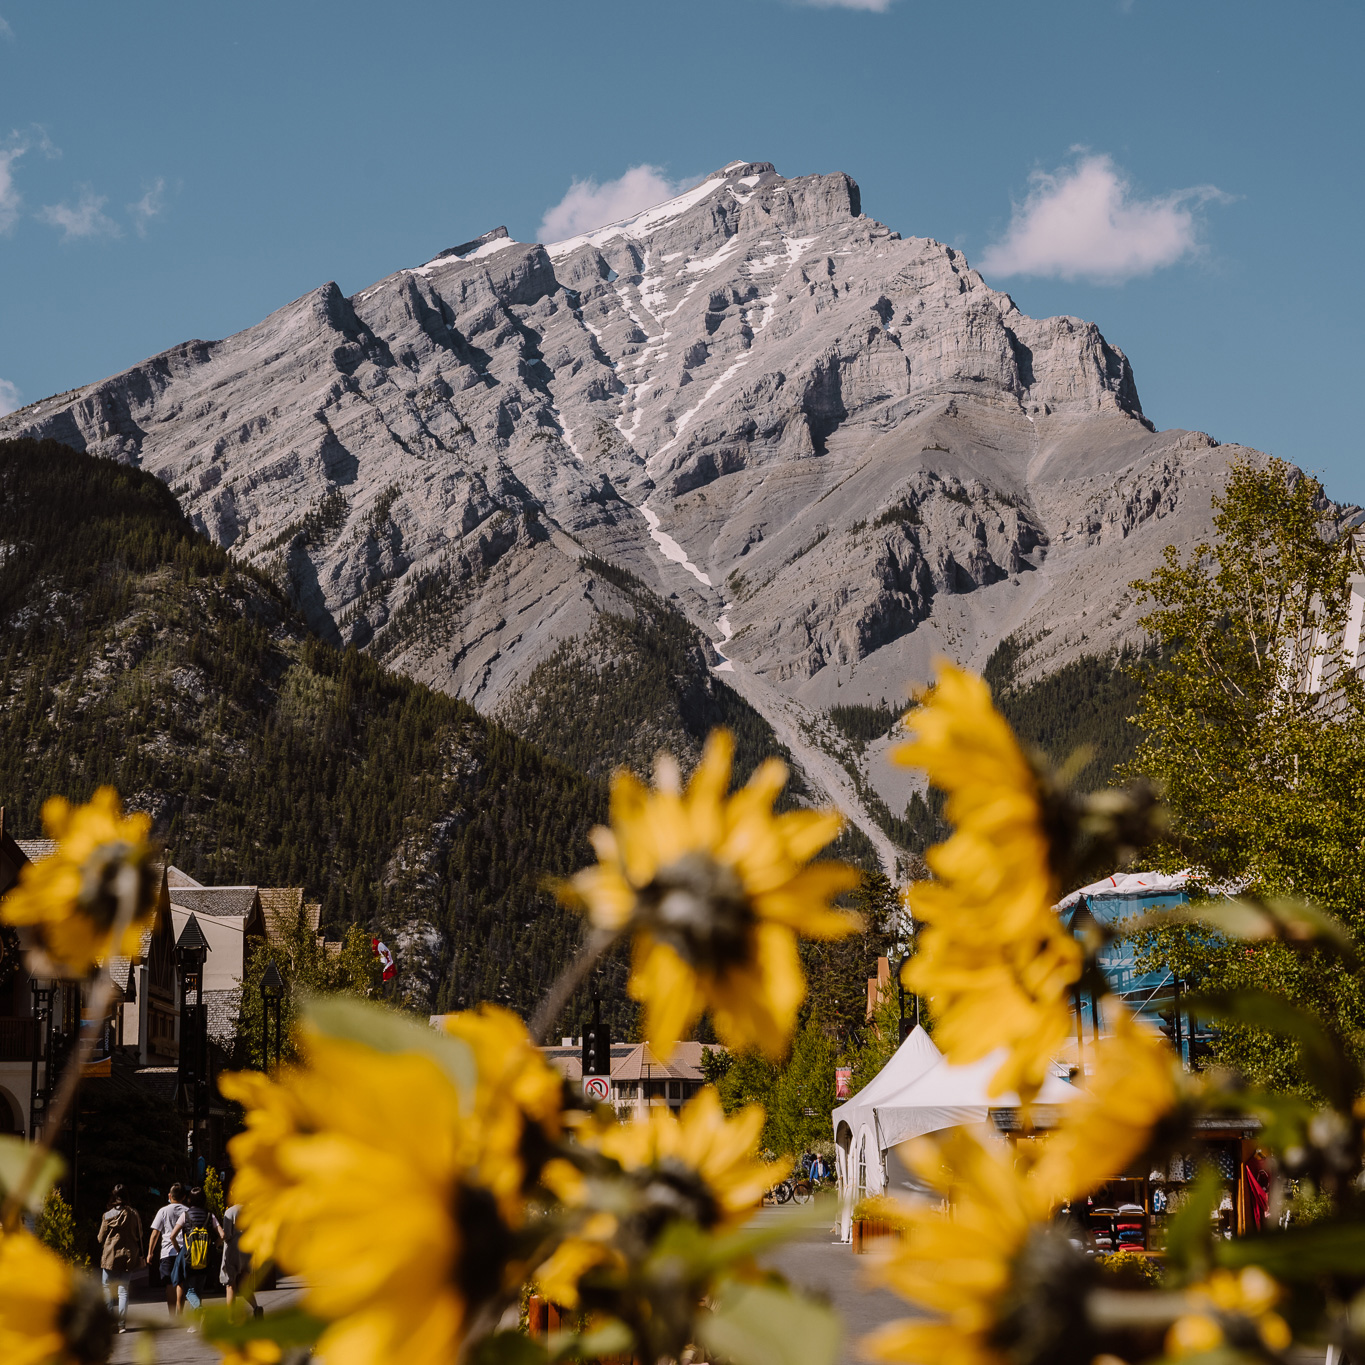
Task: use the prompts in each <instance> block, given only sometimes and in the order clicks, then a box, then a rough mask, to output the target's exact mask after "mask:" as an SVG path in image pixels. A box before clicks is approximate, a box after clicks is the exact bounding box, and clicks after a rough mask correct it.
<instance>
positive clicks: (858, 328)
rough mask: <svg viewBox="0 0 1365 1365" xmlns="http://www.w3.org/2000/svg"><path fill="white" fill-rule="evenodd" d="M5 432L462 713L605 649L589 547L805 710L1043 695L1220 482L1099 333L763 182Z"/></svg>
mask: <svg viewBox="0 0 1365 1365" xmlns="http://www.w3.org/2000/svg"><path fill="white" fill-rule="evenodd" d="M18 434H26V435H34V436H52V437H56V438H57V439H59V440H63V441H66V442H68V443H70V444H71V445H74V446H77V447H78V448H83V449H86V450H89V451H92V452H96V453H99V454H104V455H110V456H113V457H115V458H117V459H121V460H126V461H130V462H133V463H137V464H140V465H142V466H143V467H145V468H147V469H150V470H152V471H153V472H155V473H156V474H158V475H159V476H160V477H161V478H163V479H164V480H165V481H166V482H167V483H168V484H169V485H170V486H171V487H172V488H173V489H174V491H175V492H176V494H177V496H178V497H179V498H180V500H181V502H182V504H183V505H184V507H185V508H186V510H187V511H188V512H189V514H190V515H191V516H192V517H193V518H194V520H195V522H196V523H197V524H198V525H199V526H201V527H202V528H203V529H204V530H205V531H206V532H207V533H208V534H209V535H210V536H212V537H214V538H215V539H216V540H218V541H219V542H220V543H222V544H224V545H227V546H230V547H231V548H232V550H233V552H234V553H235V554H237V555H239V556H241V557H242V558H244V559H246V560H249V561H252V562H254V563H256V564H258V565H261V566H262V567H265V568H267V569H269V570H270V571H271V572H273V573H275V574H277V575H278V576H279V577H280V578H281V580H282V581H284V582H286V583H287V584H288V585H289V587H290V590H291V592H292V593H293V595H294V597H295V600H296V601H297V602H298V603H299V604H300V606H301V607H302V608H303V610H304V611H305V613H306V614H307V616H308V618H309V620H310V621H311V622H312V624H313V625H314V626H315V628H317V629H319V630H320V631H322V632H323V633H324V634H326V635H327V636H329V637H330V638H332V639H333V640H336V641H346V642H354V643H355V644H357V645H359V646H361V647H365V648H368V649H370V650H373V651H374V652H375V653H377V654H378V655H379V656H381V657H382V658H383V659H385V660H386V661H387V662H389V663H392V664H394V665H395V666H397V667H400V668H403V669H406V670H407V671H409V672H411V673H413V674H415V675H416V676H418V677H420V678H423V679H425V680H427V681H430V682H432V683H433V684H435V685H437V686H439V687H441V688H444V689H446V690H448V691H451V692H456V693H459V694H461V695H464V696H466V697H469V698H471V699H472V700H474V701H475V702H476V703H477V704H478V705H480V706H481V707H482V708H484V709H495V708H496V707H497V706H498V705H499V704H500V703H501V701H502V700H503V699H504V698H506V697H507V696H508V695H509V694H510V693H511V692H512V691H513V690H514V689H515V688H516V687H517V685H518V681H519V679H523V678H524V677H525V675H526V673H527V672H529V670H530V668H531V667H533V666H534V664H535V662H537V661H538V660H539V659H540V658H542V657H544V656H545V654H546V653H547V652H548V651H550V650H552V649H553V648H554V647H555V646H556V645H557V644H558V643H559V642H560V641H561V640H563V639H566V638H569V637H571V636H575V635H579V634H582V633H583V632H584V631H585V630H586V629H587V628H588V626H589V625H590V624H591V621H592V617H593V612H594V611H595V610H596V608H595V607H594V605H593V603H592V601H591V599H590V598H588V597H586V596H585V593H584V582H585V571H584V570H583V569H582V568H581V567H580V560H581V559H582V558H583V557H584V556H586V555H588V554H597V555H601V556H602V557H604V558H606V559H609V560H612V561H615V562H617V563H620V564H622V565H624V566H625V567H627V568H629V569H631V570H632V571H633V572H634V573H636V574H638V575H640V576H641V577H642V578H644V579H646V581H649V582H652V583H655V584H657V585H658V587H659V589H660V591H661V592H662V593H663V595H664V596H669V595H670V594H676V596H677V599H678V604H679V605H680V606H681V607H682V609H683V610H685V611H687V612H688V613H689V614H691V615H692V616H693V617H694V619H696V620H697V621H698V622H699V623H702V624H704V625H705V626H706V627H707V628H708V630H709V632H710V633H711V635H712V638H714V639H715V640H716V641H717V642H718V645H719V648H720V651H721V655H722V656H723V657H724V662H722V663H721V664H720V667H721V668H722V669H726V670H727V671H739V672H742V673H743V674H744V675H745V676H746V677H748V678H751V679H753V680H755V684H756V685H761V686H759V687H758V690H759V691H761V692H764V694H765V695H780V696H782V697H785V698H787V699H789V700H791V702H792V703H793V704H795V705H797V706H798V707H800V706H806V707H811V708H821V707H824V706H828V705H830V704H831V703H833V702H836V701H843V702H849V701H862V700H867V699H871V698H880V697H882V696H886V697H894V696H898V695H902V694H903V690H904V688H905V685H906V683H907V682H909V681H911V680H915V679H922V678H923V677H925V676H926V675H927V673H928V670H929V667H930V664H931V660H932V657H933V656H934V655H936V654H940V653H943V654H947V655H949V656H952V657H955V658H958V659H960V660H962V661H964V662H967V663H971V664H976V665H978V666H979V665H980V664H981V663H982V662H984V659H985V657H986V655H987V654H988V653H989V652H990V650H991V648H993V647H994V645H995V644H996V643H997V642H998V641H999V640H1000V639H1001V638H1003V637H1004V636H1005V635H1007V634H1010V633H1011V632H1015V631H1018V632H1020V633H1021V635H1022V637H1023V638H1027V639H1029V640H1031V641H1033V645H1032V653H1031V655H1030V656H1029V657H1030V667H1031V668H1032V669H1033V670H1034V671H1038V670H1042V669H1045V668H1048V667H1051V666H1052V665H1053V664H1055V663H1058V662H1061V661H1063V660H1065V659H1066V658H1068V657H1071V656H1073V655H1074V654H1076V653H1078V652H1081V651H1084V650H1101V649H1105V648H1108V647H1110V646H1112V645H1114V644H1116V643H1117V642H1119V641H1120V640H1122V639H1125V638H1128V637H1130V636H1132V634H1133V633H1134V630H1135V625H1134V619H1135V614H1136V613H1135V606H1134V604H1133V602H1132V601H1131V598H1130V596H1129V593H1128V589H1127V585H1128V583H1129V582H1130V581H1131V580H1132V579H1133V578H1135V577H1138V576H1139V575H1141V574H1143V573H1145V572H1147V571H1148V570H1149V569H1150V568H1151V567H1152V566H1153V565H1154V564H1155V562H1156V561H1157V560H1158V559H1159V557H1160V554H1161V551H1162V549H1163V548H1164V546H1165V545H1166V544H1167V543H1171V542H1173V543H1176V544H1178V545H1181V546H1182V547H1183V546H1188V545H1190V544H1193V543H1194V542H1195V541H1196V540H1197V539H1198V538H1199V537H1201V536H1202V535H1205V534H1207V531H1208V529H1209V497H1210V494H1211V493H1212V492H1214V491H1215V490H1216V489H1217V488H1218V487H1220V486H1221V484H1222V482H1223V480H1224V478H1225V473H1226V468H1227V465H1228V462H1229V458H1230V456H1233V455H1236V454H1239V453H1242V452H1239V451H1237V450H1230V449H1229V448H1226V447H1223V448H1220V447H1217V445H1216V443H1215V442H1214V441H1212V440H1210V439H1209V438H1208V437H1206V436H1203V435H1200V434H1197V433H1188V432H1179V431H1174V432H1157V431H1155V430H1154V429H1153V427H1152V424H1151V423H1150V422H1148V421H1147V419H1146V418H1145V417H1144V416H1143V414H1142V409H1141V406H1140V404H1139V401H1138V394H1137V388H1136V386H1135V384H1134V380H1133V375H1132V370H1131V368H1130V366H1129V364H1128V361H1127V359H1126V358H1125V357H1124V355H1123V353H1122V352H1121V351H1120V350H1118V349H1117V348H1116V347H1114V346H1112V345H1111V344H1109V343H1108V342H1107V341H1106V340H1105V339H1104V337H1102V336H1101V335H1100V333H1099V331H1098V330H1097V329H1096V328H1095V327H1094V326H1093V325H1092V324H1090V323H1086V322H1081V321H1079V320H1077V319H1075V318H1066V317H1062V318H1047V319H1042V320H1039V319H1034V318H1029V317H1025V316H1024V315H1023V314H1022V313H1020V311H1019V310H1018V308H1016V307H1015V305H1014V303H1013V301H1012V300H1011V299H1010V297H1009V295H1008V294H1003V293H999V292H997V291H995V290H993V289H991V288H989V287H988V286H987V285H986V284H985V282H984V281H983V280H982V279H981V277H980V276H979V275H978V274H977V273H976V272H975V271H974V270H972V269H971V268H970V266H969V265H968V264H967V262H966V260H965V259H964V258H963V257H962V255H961V254H960V253H959V252H956V251H954V250H952V249H951V248H949V247H946V246H943V245H942V244H940V243H938V242H935V241H932V240H930V239H927V238H918V237H911V238H902V237H901V236H900V235H899V234H898V233H896V232H893V231H891V230H890V229H889V228H887V227H884V226H883V225H882V224H880V223H878V222H876V221H875V220H874V219H871V218H868V217H866V216H864V215H863V213H862V205H861V201H860V195H859V192H858V187H857V185H856V184H855V183H854V182H853V181H852V180H850V179H849V178H848V177H847V176H845V175H814V176H806V177H802V178H799V179H793V180H788V179H784V178H783V177H782V176H780V175H778V174H777V173H776V172H775V171H774V170H773V168H772V166H770V165H769V164H767V163H766V162H734V163H732V164H730V165H728V166H726V167H724V168H723V169H722V170H720V171H717V172H716V173H715V174H713V175H712V176H710V177H709V178H708V179H707V180H706V181H705V182H703V183H702V184H701V185H699V186H697V187H696V188H695V189H692V190H689V191H688V192H687V193H685V194H683V195H681V196H679V197H678V198H676V199H674V200H671V201H669V202H668V203H666V204H662V205H659V206H658V207H656V208H653V209H650V210H648V211H646V212H644V213H641V214H638V215H636V216H635V217H634V218H632V219H629V220H626V221H623V222H621V223H616V224H612V225H610V226H608V227H604V228H600V229H598V230H596V231H594V232H591V233H588V234H585V235H584V236H581V237H577V238H574V239H572V240H570V241H566V242H559V243H555V244H552V245H549V246H542V245H526V244H523V243H518V242H514V241H512V240H511V238H509V237H508V236H507V232H506V229H505V228H497V229H495V230H494V231H493V232H490V233H487V234H485V235H484V236H483V237H480V238H477V239H476V240H475V241H473V242H467V243H464V244H463V245H461V246H459V247H455V248H453V249H452V250H450V251H447V252H442V253H441V254H440V255H438V256H437V257H435V258H434V259H433V260H431V261H430V262H428V263H427V264H426V265H422V266H419V267H417V268H415V269H407V270H400V271H399V272H398V273H397V274H394V275H391V276H389V277H388V278H387V279H384V280H381V281H379V282H378V283H377V284H375V285H373V286H371V287H370V288H368V289H365V290H363V291H361V292H360V293H358V294H356V295H355V296H354V297H352V298H346V297H345V296H344V295H343V294H342V293H341V291H340V290H339V289H338V288H337V286H336V285H335V284H326V285H323V286H322V287H321V288H320V289H317V290H315V291H314V292H313V293H311V294H308V295H306V296H305V297H303V298H301V299H298V300H296V301H295V302H294V303H291V304H289V305H288V306H287V307H285V308H282V309H280V310H279V312H277V313H274V314H272V315H271V316H270V317H268V318H266V319H265V321H264V322H262V323H260V324H259V325H257V326H256V327H253V328H250V329H249V330H247V331H245V332H241V333H239V334H237V335H236V336H232V337H229V338H227V339H226V340H224V341H218V342H204V341H191V342H186V343H185V344H184V345H182V346H178V347H176V348H174V349H173V350H170V351H167V352H165V353H164V354H162V355H159V356H156V357H154V358H152V359H150V360H147V361H145V362H143V363H142V364H140V365H137V366H134V367H133V368H132V369H131V370H128V371H126V372H125V373H123V374H120V375H116V376H114V377H113V378H111V379H107V380H104V381H102V382H100V383H98V384H92V385H90V386H88V387H86V388H84V389H80V390H77V391H75V392H74V393H69V394H64V395H61V396H60V397H58V398H54V399H48V400H46V401H44V402H42V403H38V404H35V405H33V406H31V407H29V408H25V409H22V410H21V411H19V412H16V413H14V414H12V415H10V416H9V417H6V418H4V419H0V435H18ZM784 704H785V703H784Z"/></svg>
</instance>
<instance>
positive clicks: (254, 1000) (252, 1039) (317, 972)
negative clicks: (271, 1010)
mask: <svg viewBox="0 0 1365 1365" xmlns="http://www.w3.org/2000/svg"><path fill="white" fill-rule="evenodd" d="M270 962H273V963H274V964H275V966H276V967H277V968H278V969H279V973H280V975H281V976H282V977H283V978H284V983H285V994H284V999H283V1001H282V1002H281V1004H280V1025H281V1033H282V1036H283V1050H284V1056H285V1057H286V1058H292V1057H293V1056H294V1055H295V1047H294V1036H293V1034H294V1028H293V1025H294V1021H295V1019H296V1017H297V1014H298V1008H299V1001H300V998H301V997H302V996H303V995H305V994H308V993H319V992H323V991H328V992H334V991H342V992H345V993H347V994H350V995H358V996H360V997H362V998H368V997H369V996H371V995H374V994H375V993H376V992H377V991H378V988H379V981H380V972H379V965H378V959H377V958H376V957H375V955H374V948H373V945H372V944H371V942H370V939H369V938H368V937H367V936H366V934H365V933H364V932H363V931H362V930H361V929H360V928H359V927H358V926H357V925H354V924H353V925H351V926H350V927H349V928H348V929H347V930H346V935H345V938H344V939H343V940H342V944H341V951H340V952H335V951H329V950H328V949H327V948H326V947H325V946H324V944H323V942H322V941H321V939H319V937H318V935H317V934H316V933H315V932H314V931H313V927H312V924H311V923H310V921H309V919H308V915H307V911H306V909H304V907H302V906H300V908H299V911H298V914H297V916H296V917H295V918H294V920H293V921H292V922H291V923H289V924H287V925H285V926H284V927H283V929H282V931H281V932H278V933H276V935H275V936H274V937H273V938H271V939H268V940H266V941H264V942H258V943H256V944H255V945H254V946H253V947H252V949H251V955H250V958H249V959H248V962H247V967H246V974H245V977H244V979H243V982H242V1029H241V1031H240V1034H239V1036H238V1046H239V1048H240V1049H241V1051H242V1056H241V1057H239V1058H238V1061H239V1064H241V1065H247V1066H252V1065H255V1066H259V1065H260V1060H261V1046H262V1042H263V1038H264V1034H263V1025H264V1004H263V1002H262V999H261V977H262V976H263V975H264V973H265V969H266V964H267V963H270Z"/></svg>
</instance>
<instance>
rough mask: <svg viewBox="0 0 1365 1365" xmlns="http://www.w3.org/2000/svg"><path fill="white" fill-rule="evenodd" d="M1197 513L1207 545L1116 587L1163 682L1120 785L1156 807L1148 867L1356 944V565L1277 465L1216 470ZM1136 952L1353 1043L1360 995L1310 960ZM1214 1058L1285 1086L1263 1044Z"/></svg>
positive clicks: (1289, 472) (1283, 1069) (1360, 771)
mask: <svg viewBox="0 0 1365 1365" xmlns="http://www.w3.org/2000/svg"><path fill="white" fill-rule="evenodd" d="M1214 508H1215V517H1214V525H1215V527H1216V529H1217V532H1218V539H1217V541H1216V542H1215V543H1213V544H1209V545H1200V546H1198V547H1197V548H1196V549H1195V550H1194V551H1193V552H1192V553H1191V555H1190V556H1189V557H1188V558H1186V559H1183V560H1182V559H1181V557H1180V556H1179V554H1178V553H1177V552H1176V550H1175V549H1174V548H1173V547H1172V548H1168V550H1167V552H1166V559H1165V563H1164V564H1163V565H1162V566H1161V567H1160V568H1159V569H1158V570H1157V571H1156V572H1155V573H1154V574H1152V576H1151V577H1150V578H1148V579H1146V580H1144V581H1143V582H1140V583H1136V584H1134V585H1133V586H1134V588H1135V589H1136V590H1137V591H1138V592H1139V593H1140V594H1141V595H1142V596H1143V597H1144V598H1145V599H1146V600H1147V601H1148V602H1149V603H1150V604H1151V610H1150V611H1148V613H1147V615H1146V616H1145V617H1143V619H1142V624H1143V626H1144V627H1145V628H1146V629H1147V630H1148V631H1149V632H1150V633H1151V635H1152V636H1153V637H1154V638H1155V639H1156V641H1157V642H1158V643H1159V645H1160V647H1161V650H1162V653H1163V655H1164V659H1165V664H1166V666H1165V667H1162V668H1159V669H1156V670H1154V671H1151V672H1150V673H1149V674H1148V675H1147V677H1148V681H1147V688H1146V691H1145V693H1144V695H1143V698H1142V701H1141V705H1140V707H1139V709H1138V713H1137V716H1136V721H1137V725H1138V728H1139V730H1140V732H1141V742H1140V744H1139V747H1138V752H1137V756H1136V757H1135V758H1134V760H1133V761H1132V763H1131V764H1129V765H1128V768H1127V770H1126V773H1125V775H1126V776H1128V777H1130V778H1136V777H1147V778H1150V779H1153V780H1155V781H1156V782H1157V783H1158V784H1159V785H1160V786H1161V788H1162V789H1163V790H1164V792H1165V795H1166V801H1167V804H1168V809H1169V813H1170V822H1171V823H1170V831H1169V835H1168V838H1167V840H1166V842H1165V846H1164V848H1163V849H1162V850H1161V853H1160V855H1159V856H1160V860H1161V861H1162V862H1163V864H1164V865H1165V866H1166V867H1168V868H1176V867H1192V868H1194V869H1196V870H1198V871H1199V872H1200V873H1201V874H1202V875H1203V876H1204V877H1205V878H1206V879H1208V880H1209V881H1211V882H1214V883H1218V882H1223V881H1236V882H1239V883H1242V884H1244V886H1245V887H1246V888H1247V889H1248V890H1250V891H1252V892H1255V893H1259V894H1264V895H1290V896H1294V897H1298V898H1302V899H1305V900H1313V901H1315V902H1317V903H1318V904H1320V905H1322V906H1324V907H1325V908H1327V909H1329V910H1331V911H1333V912H1334V913H1336V914H1337V915H1338V916H1339V917H1341V918H1342V919H1343V920H1344V921H1345V922H1346V923H1347V924H1348V926H1350V928H1351V929H1352V931H1353V932H1354V933H1355V934H1356V935H1357V937H1362V940H1363V941H1365V910H1363V907H1365V696H1363V695H1362V687H1361V683H1360V681H1359V679H1358V678H1357V677H1356V675H1355V673H1354V671H1352V670H1351V669H1349V668H1343V667H1341V666H1340V658H1341V652H1340V651H1341V640H1342V631H1343V628H1344V626H1345V624H1346V615H1347V610H1348V606H1349V597H1350V593H1349V581H1348V580H1349V578H1350V576H1351V575H1352V574H1353V573H1356V572H1359V570H1360V567H1361V559H1360V553H1359V550H1358V547H1357V545H1356V543H1355V540H1354V538H1353V537H1352V536H1351V535H1350V534H1349V533H1345V532H1343V531H1342V529H1341V528H1340V527H1339V526H1338V525H1337V523H1336V521H1335V509H1334V508H1333V506H1332V504H1330V503H1329V502H1327V500H1326V499H1325V498H1324V496H1323V493H1322V488H1321V485H1320V484H1318V483H1317V481H1316V480H1314V479H1311V478H1307V477H1305V476H1303V475H1302V474H1300V473H1299V472H1298V471H1297V470H1294V469H1292V468H1291V467H1290V466H1288V465H1286V464H1284V463H1282V462H1280V461H1277V460H1272V461H1270V462H1269V464H1267V465H1266V466H1264V467H1258V466H1256V465H1252V464H1249V463H1243V464H1238V465H1236V466H1234V467H1233V470H1232V472H1231V476H1230V478H1229V481H1228V485H1227V488H1226V491H1225V492H1224V493H1223V495H1222V496H1221V497H1218V498H1216V499H1215V500H1214ZM1146 951H1147V954H1148V957H1149V958H1151V957H1153V956H1156V957H1161V956H1164V957H1165V958H1166V959H1167V960H1169V962H1170V964H1171V966H1172V968H1173V969H1174V970H1175V971H1177V973H1179V974H1181V975H1184V976H1186V977H1187V978H1189V979H1190V980H1191V981H1192V983H1193V984H1194V985H1195V986H1196V988H1203V989H1233V988H1238V987H1247V986H1262V987H1264V988H1266V989H1269V990H1272V991H1274V992H1275V993H1276V994H1279V995H1281V996H1284V997H1287V998H1290V999H1294V1000H1298V1001H1300V1002H1301V1003H1304V1004H1307V1005H1309V1006H1310V1007H1311V1008H1313V1009H1314V1010H1315V1011H1316V1012H1318V1013H1319V1014H1321V1015H1322V1016H1323V1017H1325V1018H1328V1019H1330V1020H1331V1021H1332V1022H1333V1023H1334V1025H1335V1026H1336V1027H1337V1028H1338V1029H1339V1030H1340V1031H1341V1032H1342V1033H1343V1034H1344V1035H1345V1036H1348V1037H1353V1036H1360V1035H1361V1033H1362V1030H1363V1029H1365V991H1363V990H1362V982H1361V980H1360V978H1359V977H1357V976H1354V975H1352V974H1350V973H1343V972H1341V971H1338V970H1335V969H1334V970H1333V971H1330V972H1329V971H1326V970H1325V969H1324V964H1323V963H1321V962H1320V961H1319V960H1318V959H1316V958H1314V957H1312V956H1309V957H1306V958H1305V957H1302V956H1294V955H1293V954H1291V953H1289V952H1288V951H1286V950H1283V949H1280V948H1277V947H1275V946H1274V945H1258V946H1256V947H1248V946H1247V945H1245V944H1237V945H1235V946H1234V945H1230V944H1225V943H1223V942H1222V941H1221V940H1217V939H1214V938H1211V937H1210V936H1209V935H1207V934H1204V935H1192V934H1189V933H1181V932H1173V931H1168V932H1166V933H1165V934H1164V935H1163V938H1162V940H1161V942H1160V943H1155V944H1154V943H1149V944H1148V945H1146ZM1215 1054H1216V1055H1217V1057H1218V1058H1219V1059H1220V1060H1222V1061H1224V1062H1226V1063H1229V1064H1234V1065H1237V1066H1239V1067H1241V1068H1242V1069H1244V1070H1245V1071H1247V1072H1248V1073H1250V1074H1251V1075H1252V1076H1254V1077H1255V1078H1256V1079H1258V1080H1263V1081H1266V1082H1269V1083H1273V1084H1277V1085H1289V1084H1295V1083H1297V1073H1296V1068H1295V1064H1294V1063H1293V1061H1292V1057H1291V1056H1289V1055H1287V1054H1286V1051H1285V1049H1284V1048H1283V1046H1282V1045H1279V1044H1276V1043H1274V1042H1273V1041H1272V1040H1271V1039H1270V1038H1269V1037H1268V1035H1262V1034H1259V1033H1256V1032H1255V1031H1253V1030H1249V1029H1246V1028H1241V1027H1235V1028H1234V1027H1230V1028H1225V1029H1224V1030H1223V1031H1222V1032H1221V1033H1220V1034H1219V1036H1218V1039H1217V1041H1216V1043H1215Z"/></svg>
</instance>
